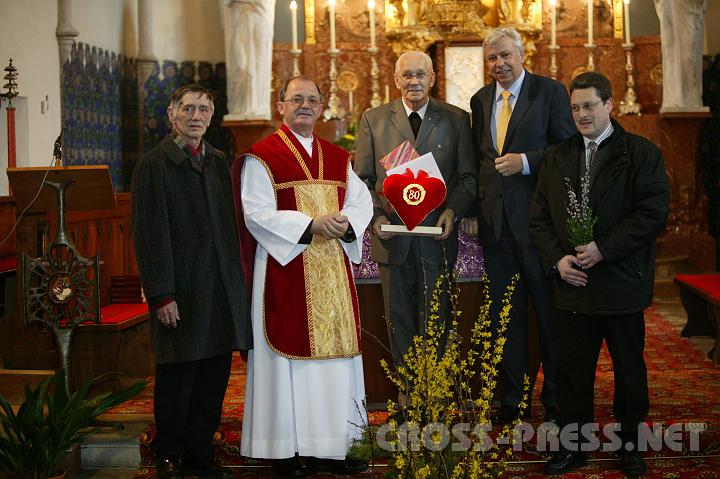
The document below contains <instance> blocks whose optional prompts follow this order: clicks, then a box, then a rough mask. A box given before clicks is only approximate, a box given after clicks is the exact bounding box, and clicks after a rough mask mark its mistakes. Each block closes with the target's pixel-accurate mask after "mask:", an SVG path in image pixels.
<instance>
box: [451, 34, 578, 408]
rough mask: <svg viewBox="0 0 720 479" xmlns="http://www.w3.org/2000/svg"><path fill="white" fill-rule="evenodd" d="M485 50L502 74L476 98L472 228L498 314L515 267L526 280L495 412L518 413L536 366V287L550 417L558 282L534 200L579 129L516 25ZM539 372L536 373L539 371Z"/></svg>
mask: <svg viewBox="0 0 720 479" xmlns="http://www.w3.org/2000/svg"><path fill="white" fill-rule="evenodd" d="M483 54H484V56H485V61H486V64H487V69H488V74H489V75H490V76H491V77H492V78H493V79H494V80H495V81H493V82H492V83H490V84H488V85H486V86H484V87H483V88H481V89H480V90H479V91H478V92H477V93H475V95H473V97H472V99H471V100H470V107H471V109H472V122H473V126H472V130H473V140H474V142H475V149H476V152H477V154H478V157H479V160H480V168H479V170H478V204H479V221H478V222H474V221H468V222H466V224H465V225H463V227H464V228H466V231H468V232H469V233H477V234H478V235H479V238H480V244H481V245H482V247H483V251H484V254H485V269H486V271H487V274H488V277H489V280H490V294H491V295H492V299H493V307H492V308H491V315H492V318H493V320H494V321H496V322H497V320H498V313H499V307H500V299H501V298H502V294H503V293H504V291H505V288H506V287H507V285H508V284H509V282H510V278H511V276H512V275H514V274H516V273H519V274H520V282H519V283H518V287H517V289H516V291H515V294H514V296H513V301H512V305H513V308H512V310H511V313H510V324H509V325H508V332H507V342H506V343H505V349H504V356H503V360H502V365H501V366H502V367H501V372H500V384H501V388H502V394H501V401H502V408H501V410H500V412H499V413H498V414H496V415H494V417H493V419H494V420H495V421H499V422H509V421H511V420H513V419H514V418H516V417H517V415H518V405H519V403H520V401H521V399H522V392H523V376H524V375H525V374H526V373H527V372H528V301H527V297H528V294H529V295H530V297H531V298H532V301H533V308H534V310H535V313H536V316H537V319H538V330H539V335H540V351H541V355H542V362H543V373H544V377H545V380H544V384H543V392H542V402H543V404H544V405H545V418H546V420H551V421H553V420H556V417H557V386H556V381H555V375H556V370H557V357H558V352H557V346H556V337H555V333H554V313H553V301H552V289H551V287H550V283H549V281H548V278H547V275H546V273H547V272H546V271H543V269H542V266H541V264H540V260H539V258H538V255H537V252H536V250H535V247H534V246H533V244H532V241H531V239H530V234H529V232H528V206H529V203H530V195H531V194H532V192H533V190H534V189H535V183H536V182H537V175H538V171H539V169H540V165H541V162H542V155H543V151H544V150H545V148H546V147H548V146H550V145H552V144H554V143H558V142H560V141H562V140H564V139H565V138H567V137H569V136H570V135H572V134H573V133H575V131H576V130H575V125H574V124H573V120H572V115H571V113H570V100H569V98H568V94H567V91H566V90H565V88H564V87H563V85H562V84H560V83H558V82H556V81H554V80H551V79H550V78H546V77H542V76H539V75H534V74H532V73H530V72H528V71H526V70H525V69H524V68H523V62H524V60H525V52H524V47H523V44H522V40H521V38H520V35H519V34H518V32H517V31H516V30H515V29H514V28H510V27H501V28H497V29H495V30H494V31H492V32H491V33H490V34H488V36H487V37H486V38H485V42H484V44H483ZM531 380H532V378H531Z"/></svg>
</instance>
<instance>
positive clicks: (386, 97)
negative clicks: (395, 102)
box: [385, 85, 390, 103]
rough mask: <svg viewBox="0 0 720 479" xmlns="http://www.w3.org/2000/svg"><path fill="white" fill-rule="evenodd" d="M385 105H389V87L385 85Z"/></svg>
mask: <svg viewBox="0 0 720 479" xmlns="http://www.w3.org/2000/svg"><path fill="white" fill-rule="evenodd" d="M385 103H390V86H389V85H385Z"/></svg>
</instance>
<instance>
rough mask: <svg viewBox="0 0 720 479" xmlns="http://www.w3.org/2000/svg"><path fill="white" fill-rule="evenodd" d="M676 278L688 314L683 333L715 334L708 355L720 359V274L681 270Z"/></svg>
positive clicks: (684, 334)
mask: <svg viewBox="0 0 720 479" xmlns="http://www.w3.org/2000/svg"><path fill="white" fill-rule="evenodd" d="M674 281H675V283H676V284H677V285H678V286H679V287H680V300H681V301H682V304H683V307H685V311H686V312H687V316H688V319H687V323H686V324H685V327H684V328H683V330H682V332H681V334H682V336H684V337H691V336H710V337H712V338H715V345H714V346H713V348H712V349H711V350H710V352H709V353H708V356H709V357H710V359H712V361H713V362H716V363H717V362H720V274H679V275H677V276H675V278H674Z"/></svg>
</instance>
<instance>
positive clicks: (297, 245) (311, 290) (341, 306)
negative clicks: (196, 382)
mask: <svg viewBox="0 0 720 479" xmlns="http://www.w3.org/2000/svg"><path fill="white" fill-rule="evenodd" d="M278 100H279V101H278V103H277V109H278V112H279V113H280V114H281V115H282V117H283V125H282V127H281V128H280V129H279V130H277V131H276V132H275V133H273V134H272V135H270V136H268V137H267V138H265V139H263V140H261V141H260V142H258V143H256V144H255V145H253V146H252V148H251V149H250V151H249V152H248V153H246V154H245V155H243V156H242V157H240V158H238V159H237V160H236V161H235V164H234V165H233V186H234V189H235V201H236V205H237V206H238V208H237V210H238V216H239V218H238V220H239V221H238V223H240V235H241V241H243V243H244V244H243V247H248V249H247V250H246V252H250V254H251V255H253V254H254V257H253V258H248V260H249V261H248V262H247V263H246V265H245V266H246V271H245V272H246V275H247V279H248V281H250V282H251V283H252V285H253V289H252V322H253V336H254V349H252V350H251V351H250V352H249V355H248V372H247V386H246V387H247V390H246V399H245V413H244V420H243V430H242V444H241V453H242V454H243V455H244V456H248V457H254V458H266V459H272V460H273V468H274V472H275V475H276V476H277V477H301V476H302V475H304V473H305V468H304V467H303V465H302V463H301V461H300V459H299V457H301V456H304V457H308V459H307V461H306V466H307V469H308V470H309V472H312V473H315V472H333V473H340V474H342V473H355V472H360V471H362V470H364V469H365V468H366V467H367V465H366V464H364V463H359V462H356V461H350V460H347V459H346V457H345V456H346V453H347V451H348V449H349V447H350V445H351V444H352V441H353V439H355V438H358V437H360V435H361V433H362V431H361V430H360V429H359V428H358V427H357V426H356V425H358V424H363V423H365V421H366V418H364V417H363V416H364V414H365V412H364V408H363V401H364V399H365V385H364V381H363V368H362V358H361V356H360V322H359V315H358V309H359V308H358V301H357V294H356V291H355V284H354V280H353V274H352V269H351V266H350V261H353V262H355V263H359V262H360V259H361V249H362V237H363V233H364V231H365V228H366V227H367V225H368V223H369V221H370V218H371V217H372V202H371V199H370V195H369V192H368V190H367V188H366V187H365V185H364V184H363V183H362V182H361V181H360V179H359V178H358V177H357V176H356V175H355V173H354V172H353V170H352V168H351V164H350V155H349V154H348V153H347V152H346V151H345V150H343V149H342V148H340V147H338V146H336V145H333V144H332V143H329V142H327V141H325V140H322V139H320V138H318V137H317V136H315V135H314V134H313V129H314V126H315V122H316V121H317V119H318V117H319V116H320V114H321V113H322V109H323V108H322V105H323V104H322V94H321V93H320V90H319V88H318V87H317V85H316V84H315V83H314V82H313V81H312V80H311V79H310V78H307V77H302V76H300V77H294V78H291V79H289V80H287V81H286V82H285V84H284V85H283V87H282V88H281V89H280V92H279V95H278ZM250 268H252V270H251V269H250Z"/></svg>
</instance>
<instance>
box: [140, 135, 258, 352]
mask: <svg viewBox="0 0 720 479" xmlns="http://www.w3.org/2000/svg"><path fill="white" fill-rule="evenodd" d="M204 145H205V156H204V158H203V160H202V162H201V163H198V162H197V161H196V160H192V159H191V158H190V156H189V155H188V154H187V153H186V152H185V151H183V150H181V149H180V148H179V147H178V145H177V144H176V143H175V142H174V141H173V140H172V138H171V137H167V138H165V139H164V140H163V141H162V142H160V144H159V145H158V146H156V147H155V148H153V149H152V150H150V151H148V152H146V153H145V154H144V155H143V156H142V158H140V161H139V162H138V164H137V166H136V167H135V171H134V173H133V179H132V222H133V238H134V243H135V255H136V257H137V264H138V268H139V270H140V278H141V280H142V285H143V288H144V291H145V296H146V297H147V298H149V299H153V298H170V297H172V298H174V299H175V301H176V302H177V305H178V312H179V316H180V321H179V322H178V326H177V328H175V329H173V328H167V327H165V326H163V325H162V324H160V322H159V321H158V320H157V316H156V315H155V311H154V310H153V309H152V308H151V313H150V314H151V318H152V332H153V343H154V348H155V359H156V362H157V363H158V364H165V363H176V362H186V361H196V360H198V359H203V358H210V357H213V356H218V355H220V354H224V353H227V352H228V351H231V350H233V349H250V348H251V347H252V331H251V323H250V309H249V301H248V294H247V291H246V289H245V280H244V277H243V272H242V265H241V263H240V258H241V256H240V249H239V248H240V246H239V243H238V239H237V228H236V224H235V213H234V210H233V198H232V186H231V182H230V169H229V165H228V162H227V161H226V159H225V156H224V155H223V154H222V153H220V152H219V151H218V150H216V149H215V148H213V147H212V146H211V145H210V144H208V143H207V142H204Z"/></svg>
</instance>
